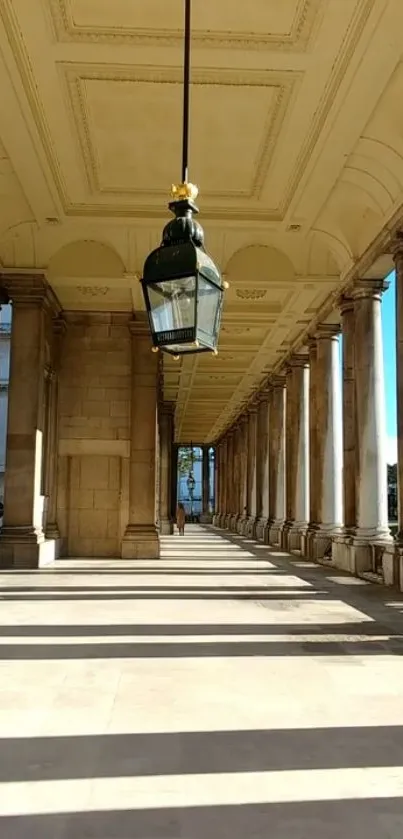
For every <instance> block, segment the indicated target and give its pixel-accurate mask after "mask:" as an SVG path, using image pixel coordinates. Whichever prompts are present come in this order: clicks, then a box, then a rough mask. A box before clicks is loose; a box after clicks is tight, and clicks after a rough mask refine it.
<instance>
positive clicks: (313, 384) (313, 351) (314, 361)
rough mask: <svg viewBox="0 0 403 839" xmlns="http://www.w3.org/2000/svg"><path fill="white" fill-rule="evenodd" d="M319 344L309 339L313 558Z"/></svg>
mask: <svg viewBox="0 0 403 839" xmlns="http://www.w3.org/2000/svg"><path fill="white" fill-rule="evenodd" d="M317 386H318V346H317V341H316V338H314V337H312V336H311V338H310V339H309V488H310V492H309V524H308V530H307V534H306V555H307V557H309V558H311V559H313V558H314V553H315V548H314V535H315V533H316V531H317V529H318V521H319V511H318V505H319V499H318V474H317V472H318V469H317V466H318V411H317V399H316V393H317Z"/></svg>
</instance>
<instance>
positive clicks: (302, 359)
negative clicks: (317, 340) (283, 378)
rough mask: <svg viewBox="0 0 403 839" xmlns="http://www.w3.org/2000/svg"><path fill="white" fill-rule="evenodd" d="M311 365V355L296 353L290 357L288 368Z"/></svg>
mask: <svg viewBox="0 0 403 839" xmlns="http://www.w3.org/2000/svg"><path fill="white" fill-rule="evenodd" d="M308 364H309V355H308V353H303V352H300V353H294V355H292V356H290V358H289V359H288V364H287V366H288V368H293V367H308Z"/></svg>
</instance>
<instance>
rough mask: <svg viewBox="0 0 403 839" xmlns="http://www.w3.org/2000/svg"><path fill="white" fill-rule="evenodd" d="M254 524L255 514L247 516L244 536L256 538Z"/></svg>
mask: <svg viewBox="0 0 403 839" xmlns="http://www.w3.org/2000/svg"><path fill="white" fill-rule="evenodd" d="M256 524H257V518H256V516H249V518H248V519H247V521H246V525H245V536H247V537H248V539H256Z"/></svg>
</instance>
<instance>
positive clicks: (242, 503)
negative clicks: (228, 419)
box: [237, 414, 248, 533]
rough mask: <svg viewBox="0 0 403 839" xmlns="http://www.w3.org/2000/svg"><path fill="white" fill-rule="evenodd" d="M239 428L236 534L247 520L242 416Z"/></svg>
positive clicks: (245, 432) (245, 435) (245, 426)
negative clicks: (237, 517)
mask: <svg viewBox="0 0 403 839" xmlns="http://www.w3.org/2000/svg"><path fill="white" fill-rule="evenodd" d="M239 426H240V457H239V499H238V506H239V513H240V515H239V519H238V522H237V532H238V533H243V532H244V531H245V528H246V523H247V519H248V487H247V474H248V417H247V416H246V415H245V414H243V416H242V417H241V418H240V421H239Z"/></svg>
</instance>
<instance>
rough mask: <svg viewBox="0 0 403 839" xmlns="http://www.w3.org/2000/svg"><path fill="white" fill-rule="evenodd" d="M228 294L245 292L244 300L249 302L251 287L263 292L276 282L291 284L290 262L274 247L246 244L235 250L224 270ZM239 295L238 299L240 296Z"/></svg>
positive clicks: (292, 278) (291, 266) (292, 269)
mask: <svg viewBox="0 0 403 839" xmlns="http://www.w3.org/2000/svg"><path fill="white" fill-rule="evenodd" d="M224 273H225V277H226V279H227V280H228V281H229V283H230V298H231V297H233V294H232V293H231V292H237V291H240V292H241V295H242V293H243V292H245V294H246V297H245V298H244V299H252V298H251V297H250V294H251V292H252V289H253V288H260V289H262V290H266V291H267V292H268V291H269V290H270V289H271V287H272V286H273V284H274V283H276V282H282V283H284V282H292V281H293V280H294V279H295V269H294V266H293V264H292V262H291V260H290V259H289V258H288V257H287V256H286V255H285V254H284V253H283V252H282V251H280V250H278V249H277V248H273V247H270V246H268V245H249V246H248V247H245V248H241V249H240V250H238V251H236V252H235V253H234V254H233V255H232V256H231V258H230V259H229V261H228V263H227V266H226V268H225V272H224ZM241 295H240V297H241V299H242V296H241Z"/></svg>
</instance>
